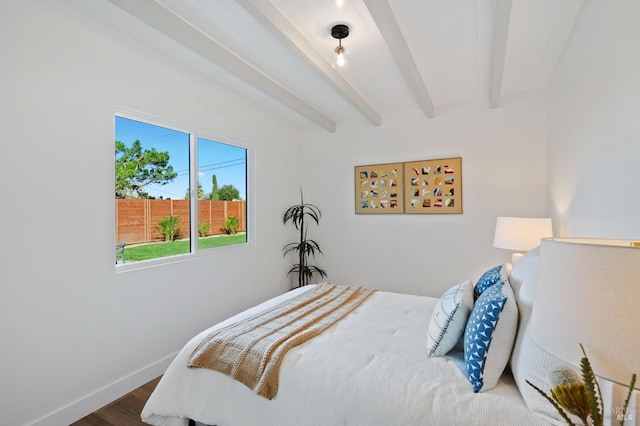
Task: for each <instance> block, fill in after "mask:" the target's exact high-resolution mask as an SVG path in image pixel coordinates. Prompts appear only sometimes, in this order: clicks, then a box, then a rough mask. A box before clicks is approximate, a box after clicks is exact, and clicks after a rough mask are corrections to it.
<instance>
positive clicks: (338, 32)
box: [331, 24, 349, 68]
mask: <svg viewBox="0 0 640 426" xmlns="http://www.w3.org/2000/svg"><path fill="white" fill-rule="evenodd" d="M348 36H349V27H348V26H346V25H344V24H338V25H334V26H333V27H332V28H331V37H333V38H337V39H338V47H336V48H335V50H334V52H336V57H335V58H334V60H333V61H332V62H331V65H333V67H334V68H344V67H345V65H346V64H347V59H346V57H345V49H344V46H343V45H342V39H343V38H347V37H348Z"/></svg>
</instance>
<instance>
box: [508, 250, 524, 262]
mask: <svg viewBox="0 0 640 426" xmlns="http://www.w3.org/2000/svg"><path fill="white" fill-rule="evenodd" d="M522 256H524V252H523V251H521V252H518V253H513V254H512V255H511V264H512V265H515V264H516V262H517V261H518V260H520V258H522Z"/></svg>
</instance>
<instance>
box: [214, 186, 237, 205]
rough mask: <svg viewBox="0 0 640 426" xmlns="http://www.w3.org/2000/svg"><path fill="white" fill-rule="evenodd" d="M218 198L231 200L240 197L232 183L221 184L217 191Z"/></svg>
mask: <svg viewBox="0 0 640 426" xmlns="http://www.w3.org/2000/svg"><path fill="white" fill-rule="evenodd" d="M218 197H219V200H223V201H232V200H239V199H240V191H238V190H237V189H236V187H235V186H233V185H223V186H222V188H220V190H219V191H218Z"/></svg>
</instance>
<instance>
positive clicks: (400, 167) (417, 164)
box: [355, 157, 462, 214]
mask: <svg viewBox="0 0 640 426" xmlns="http://www.w3.org/2000/svg"><path fill="white" fill-rule="evenodd" d="M355 211H356V213H357V214H462V158H461V157H451V158H440V159H433V160H420V161H411V162H404V163H387V164H372V165H364V166H355Z"/></svg>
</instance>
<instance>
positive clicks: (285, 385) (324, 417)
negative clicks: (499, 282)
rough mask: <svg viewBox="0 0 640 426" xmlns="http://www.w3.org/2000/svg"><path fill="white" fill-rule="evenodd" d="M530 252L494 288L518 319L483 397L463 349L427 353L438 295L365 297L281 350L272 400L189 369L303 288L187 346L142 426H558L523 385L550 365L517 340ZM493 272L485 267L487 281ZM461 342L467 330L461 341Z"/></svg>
mask: <svg viewBox="0 0 640 426" xmlns="http://www.w3.org/2000/svg"><path fill="white" fill-rule="evenodd" d="M529 253H531V254H527V255H525V257H523V260H521V261H520V262H518V264H516V267H514V269H513V271H512V272H511V275H510V276H509V277H508V278H507V281H506V285H505V286H504V287H505V288H504V289H503V290H502V291H508V292H509V294H510V299H511V301H512V303H514V306H516V308H515V309H516V311H515V312H516V314H515V315H516V318H515V322H514V321H510V322H511V323H512V324H510V325H509V327H508V328H509V329H513V332H512V335H511V336H509V337H508V338H507V339H511V341H510V342H508V343H507V346H508V348H507V349H504V348H502V352H505V351H506V352H507V353H506V360H505V361H504V364H505V365H503V366H502V367H501V368H499V373H498V376H497V378H496V380H495V383H494V384H492V385H491V387H490V388H489V389H481V390H480V391H474V386H472V384H471V382H470V379H469V377H468V369H467V368H466V365H467V363H468V360H467V359H466V357H465V351H464V350H463V346H464V344H465V342H464V341H463V342H460V341H459V339H455V341H454V342H453V343H454V347H453V348H451V349H450V350H448V351H446V352H447V353H445V354H438V355H437V356H429V355H427V349H426V348H427V343H426V340H427V338H426V336H427V333H428V330H429V333H431V330H430V327H433V322H434V317H435V314H434V312H436V311H439V310H440V309H441V308H440V307H441V306H442V304H443V303H444V301H445V299H446V298H445V295H446V293H445V295H443V297H441V298H433V297H424V296H414V295H407V294H398V293H390V292H383V291H376V292H373V293H372V294H371V295H370V296H369V297H367V299H366V300H365V301H364V302H362V304H361V305H359V306H358V307H357V308H355V309H354V310H353V311H352V312H351V313H349V314H348V315H346V316H344V318H341V319H340V320H339V321H338V322H336V323H335V324H333V325H332V326H331V327H329V328H327V329H326V330H325V331H323V332H322V333H321V334H319V335H317V336H316V337H313V338H312V339H310V340H308V341H306V342H304V343H302V344H300V345H298V346H295V347H292V348H291V349H290V350H289V351H288V352H287V354H286V355H285V356H284V357H283V359H282V363H281V365H280V370H279V375H278V387H277V393H276V394H275V396H274V397H273V398H272V399H268V398H265V397H262V396H259V395H257V394H256V392H255V391H254V390H252V389H250V388H249V387H248V386H246V385H245V384H243V383H240V382H239V381H236V380H234V379H232V378H231V377H229V376H227V375H225V374H222V373H219V372H217V371H212V370H209V369H206V368H188V367H187V365H188V364H189V362H190V358H191V356H192V354H193V353H194V350H195V349H196V348H197V347H199V345H200V344H201V343H202V342H203V339H205V338H206V337H207V336H209V335H211V334H212V333H215V332H216V331H218V330H221V329H224V328H225V327H228V326H230V325H231V324H235V323H237V322H238V321H241V320H243V319H246V318H249V317H252V316H255V315H257V314H258V313H260V312H263V311H265V310H268V309H273V307H275V306H279V305H280V304H281V303H283V302H284V301H285V300H287V299H295V298H297V297H300V296H301V295H304V294H305V293H306V292H310V291H313V290H314V288H316V286H306V287H302V288H298V289H295V290H292V291H290V292H288V293H286V294H283V295H280V296H277V297H275V298H273V299H271V300H268V301H266V302H264V303H262V304H260V305H258V306H255V307H253V308H251V309H249V310H247V311H245V312H242V313H240V314H238V315H236V316H234V317H232V318H229V319H228V320H226V321H224V322H222V323H219V324H216V325H214V326H212V327H211V328H209V329H207V330H204V331H203V332H201V333H199V334H198V335H197V336H195V337H194V338H193V339H191V340H190V341H189V342H188V343H187V344H186V345H185V346H184V347H183V349H182V350H181V351H180V352H179V354H178V355H177V357H176V358H175V360H174V361H173V362H172V364H171V365H170V367H169V368H168V370H167V371H166V373H165V374H164V375H163V377H162V379H161V380H160V382H159V384H158V386H157V388H156V389H155V391H154V392H153V394H152V395H151V397H150V398H149V400H148V401H147V403H146V405H145V407H144V410H143V411H142V420H143V421H144V422H146V423H149V424H153V425H165V426H174V425H175V426H183V425H187V424H189V422H190V420H191V421H192V423H193V421H195V422H197V423H198V424H205V425H217V426H252V425H261V426H264V425H278V426H287V425H305V426H306V425H309V426H311V425H325V426H326V425H367V426H369V425H385V426H388V425H462V424H465V425H467V424H468V425H471V424H473V425H491V426H496V425H513V424H518V425H545V424H549V423H550V422H551V423H555V424H560V423H559V422H557V421H556V420H554V415H553V411H552V409H548V408H547V407H545V405H544V404H545V403H546V402H544V401H539V400H537V399H536V398H538V399H541V398H540V397H539V396H537V395H535V393H531V392H530V391H529V390H527V389H526V388H525V387H524V386H523V385H522V382H523V380H524V378H529V379H530V380H534V381H537V382H538V383H539V384H540V385H541V386H542V387H543V388H544V386H545V383H541V381H542V382H543V381H544V380H545V375H546V374H545V371H548V369H549V368H552V364H553V361H554V360H553V359H551V358H549V357H548V356H547V355H545V354H541V353H540V352H539V349H537V348H535V347H532V346H531V345H532V343H531V342H530V340H529V339H528V336H527V333H526V332H525V330H526V321H527V318H528V316H527V315H528V311H529V310H530V305H528V302H527V298H528V297H529V296H528V295H530V294H531V289H530V288H529V289H525V284H531V285H533V284H534V281H535V280H534V279H533V278H532V277H531V276H532V275H535V271H536V262H537V253H536V251H535V250H534V251H532V252H529ZM496 268H499V271H500V274H502V276H503V277H504V275H505V274H507V273H509V270H508V268H507V265H503V266H502V267H500V266H497V267H496ZM496 268H492V270H493V273H494V274H495V273H496V271H495V269H496ZM487 272H489V271H487ZM485 275H486V274H485ZM483 277H484V275H483ZM481 282H482V278H481V279H479V280H478V281H477V283H474V285H472V288H473V289H474V291H476V288H478V287H479V286H480V284H481ZM496 287H497V286H495V285H494V286H493V287H490V288H496ZM519 295H522V297H520V296H519ZM521 298H522V300H520V299H521ZM529 299H530V298H529ZM478 300H480V299H478ZM516 301H517V302H518V305H515V302H516ZM506 309H507V308H503V312H505V311H506ZM471 314H472V313H470V315H471ZM518 318H520V322H519V323H518ZM448 319H451V318H448ZM501 321H502V320H501ZM465 323H467V321H466V319H465ZM505 323H506V320H505ZM449 325H451V324H449ZM467 325H468V323H467ZM516 331H517V332H518V333H517V335H516ZM466 334H467V330H465V339H463V340H466V337H467V336H466ZM437 337H442V336H437ZM448 344H449V343H448ZM498 344H501V345H504V343H499V342H498V337H497V336H495V335H494V342H493V343H491V345H496V346H495V348H493V347H492V348H491V350H492V351H493V352H498V349H497V345H498ZM512 348H514V350H513V352H512ZM520 352H522V353H520ZM503 357H504V355H503ZM492 362H493V361H492ZM502 362H503V361H500V363H502ZM487 364H488V363H487ZM507 364H511V368H509V366H508V365H507ZM505 367H506V368H505ZM503 370H504V373H503V372H502V371H503ZM512 370H513V374H512ZM493 374H495V373H493ZM487 376H488V373H487ZM486 384H487V383H486V382H485V385H486ZM525 386H526V385H525ZM521 390H524V392H521Z"/></svg>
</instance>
